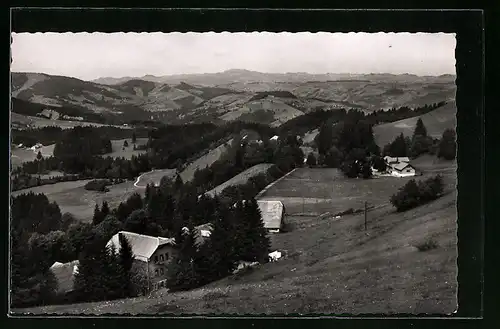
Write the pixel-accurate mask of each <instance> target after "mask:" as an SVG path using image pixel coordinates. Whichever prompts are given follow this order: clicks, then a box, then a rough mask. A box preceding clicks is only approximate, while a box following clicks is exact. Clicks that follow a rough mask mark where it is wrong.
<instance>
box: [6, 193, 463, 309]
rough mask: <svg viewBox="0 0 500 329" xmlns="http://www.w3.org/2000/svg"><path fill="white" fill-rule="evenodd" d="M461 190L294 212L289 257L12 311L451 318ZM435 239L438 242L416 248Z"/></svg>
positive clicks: (275, 241)
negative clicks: (397, 203) (338, 211)
mask: <svg viewBox="0 0 500 329" xmlns="http://www.w3.org/2000/svg"><path fill="white" fill-rule="evenodd" d="M455 202H456V193H455V192H451V193H448V194H446V195H445V196H443V197H442V198H440V199H438V200H436V201H434V202H431V203H429V204H427V205H424V206H420V207H418V208H415V209H412V210H409V211H407V212H404V213H395V212H394V209H393V208H392V207H390V206H384V207H381V208H378V209H376V210H373V211H370V212H369V216H368V230H367V232H365V231H364V230H363V222H364V217H363V215H362V214H361V215H355V216H345V217H342V219H339V220H334V219H332V218H325V219H322V220H320V219H318V218H306V217H288V218H287V220H288V221H289V222H290V223H291V224H293V226H294V228H293V229H292V230H291V231H289V232H286V233H280V234H275V235H272V248H273V250H276V249H277V250H281V251H283V252H284V254H285V257H284V259H282V260H280V261H278V262H276V263H269V264H264V265H261V266H260V267H257V268H256V269H254V270H253V271H252V272H250V273H248V274H246V275H244V276H240V277H236V276H235V277H230V278H227V279H224V280H221V281H218V282H214V283H212V284H210V285H207V286H205V287H202V288H198V289H194V290H192V291H188V292H178V293H168V292H167V291H166V290H160V291H158V292H156V293H154V294H153V295H151V296H149V297H138V298H132V299H124V300H116V301H107V302H97V303H85V304H75V305H55V306H45V307H36V308H30V309H19V310H14V312H15V313H35V314H106V313H109V314H115V313H122V314H125V313H131V314H155V315H156V314H176V315H182V314H205V315H208V314H231V313H232V314H253V315H255V314H283V313H295V314H297V313H301V314H314V313H321V314H360V313H365V314H366V313H384V314H387V313H412V314H421V313H434V314H436V313H438V314H450V313H452V312H453V311H455V310H456V307H457V281H456V277H457V266H456V258H457V248H456V242H457V235H456V228H457V226H456V214H457V213H456V206H455ZM431 237H432V238H433V239H434V240H435V241H436V242H437V243H438V247H437V248H436V249H432V250H429V251H426V252H420V251H418V249H417V248H416V247H415V245H418V244H420V243H422V242H425V241H427V240H428V239H429V238H431Z"/></svg>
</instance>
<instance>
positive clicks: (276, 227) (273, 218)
mask: <svg viewBox="0 0 500 329" xmlns="http://www.w3.org/2000/svg"><path fill="white" fill-rule="evenodd" d="M257 204H258V205H259V209H260V212H261V215H262V221H263V222H264V228H265V229H266V230H267V231H268V232H271V233H279V232H280V231H281V230H282V229H283V225H284V222H285V206H284V205H283V203H282V202H281V201H278V200H258V201H257Z"/></svg>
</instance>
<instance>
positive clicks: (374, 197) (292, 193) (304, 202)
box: [259, 156, 456, 215]
mask: <svg viewBox="0 0 500 329" xmlns="http://www.w3.org/2000/svg"><path fill="white" fill-rule="evenodd" d="M412 164H413V165H414V166H415V167H416V168H417V169H421V170H422V171H423V175H422V176H416V177H401V178H396V177H378V178H373V179H367V180H366V179H348V178H346V177H344V175H343V174H342V172H341V171H340V170H338V169H333V168H332V169H330V168H326V169H325V168H322V169H320V168H298V169H296V170H295V171H294V172H292V173H291V174H290V175H289V176H287V177H285V179H283V180H280V181H279V182H277V183H276V184H274V185H273V186H272V187H271V188H269V189H268V190H267V191H265V192H264V193H262V194H261V195H260V197H259V199H264V200H265V199H268V200H280V201H281V202H283V204H284V205H285V209H286V212H287V213H288V214H298V213H302V214H303V213H305V214H312V215H320V214H322V213H325V212H330V213H332V214H335V213H338V212H341V211H345V210H348V209H349V208H353V209H362V208H364V202H365V201H366V202H368V205H369V206H376V207H377V206H382V205H386V204H389V199H390V197H391V195H393V194H394V193H395V192H396V191H397V190H398V189H399V188H401V187H403V186H404V185H405V184H406V182H408V181H409V180H410V179H413V178H414V179H417V180H420V179H425V178H427V177H430V176H432V175H435V174H437V173H438V172H439V173H441V174H442V175H443V176H444V178H445V183H446V184H447V186H446V188H447V189H448V190H449V189H453V188H454V187H455V184H456V163H455V162H449V161H443V162H442V163H441V164H439V160H437V159H436V158H435V157H431V156H424V157H423V158H421V159H420V158H419V159H416V161H415V163H414V162H412Z"/></svg>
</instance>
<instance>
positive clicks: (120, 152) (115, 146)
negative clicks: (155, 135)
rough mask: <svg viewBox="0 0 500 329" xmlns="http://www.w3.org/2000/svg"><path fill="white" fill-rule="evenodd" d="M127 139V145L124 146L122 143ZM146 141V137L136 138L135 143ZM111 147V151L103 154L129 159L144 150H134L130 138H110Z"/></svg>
mask: <svg viewBox="0 0 500 329" xmlns="http://www.w3.org/2000/svg"><path fill="white" fill-rule="evenodd" d="M124 141H127V143H128V146H127V147H124V146H123V143H124ZM147 141H148V139H147V138H137V141H136V145H143V144H146V142H147ZM111 148H112V150H113V152H111V153H108V154H106V155H105V156H110V157H113V158H125V159H128V160H130V159H131V158H132V156H133V155H135V156H138V155H140V154H142V153H144V152H146V151H145V150H134V145H133V144H132V139H131V138H127V139H112V140H111Z"/></svg>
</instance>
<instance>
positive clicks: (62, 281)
mask: <svg viewBox="0 0 500 329" xmlns="http://www.w3.org/2000/svg"><path fill="white" fill-rule="evenodd" d="M78 265H79V262H78V260H74V261H72V262H68V263H59V262H55V263H54V264H53V265H52V266H51V267H50V271H51V272H52V273H53V274H54V277H55V279H56V281H57V291H56V293H57V294H58V295H70V294H71V293H72V292H73V291H74V282H75V274H76V273H78Z"/></svg>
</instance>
